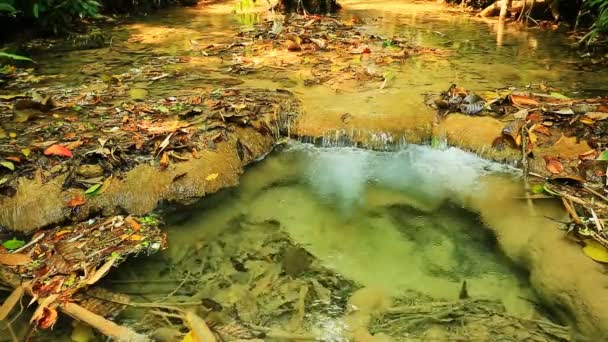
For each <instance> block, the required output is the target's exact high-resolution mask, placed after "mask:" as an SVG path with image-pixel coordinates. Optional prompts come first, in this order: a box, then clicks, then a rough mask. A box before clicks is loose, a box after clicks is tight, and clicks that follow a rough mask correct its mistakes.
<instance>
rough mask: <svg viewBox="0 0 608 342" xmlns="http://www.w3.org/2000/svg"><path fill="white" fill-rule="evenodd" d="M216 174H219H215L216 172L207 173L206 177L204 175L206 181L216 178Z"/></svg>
mask: <svg viewBox="0 0 608 342" xmlns="http://www.w3.org/2000/svg"><path fill="white" fill-rule="evenodd" d="M217 176H219V174H217V173H212V174H209V175H208V176H207V177H205V180H206V181H212V180H214V179H216V178H217Z"/></svg>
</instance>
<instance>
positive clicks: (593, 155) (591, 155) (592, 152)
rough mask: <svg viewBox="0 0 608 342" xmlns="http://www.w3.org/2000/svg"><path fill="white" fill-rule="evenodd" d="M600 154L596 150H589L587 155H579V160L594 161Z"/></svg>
mask: <svg viewBox="0 0 608 342" xmlns="http://www.w3.org/2000/svg"><path fill="white" fill-rule="evenodd" d="M597 156H598V153H597V151H596V150H589V151H587V152H585V153H581V154H579V155H578V158H579V159H580V160H594V159H595V158H597Z"/></svg>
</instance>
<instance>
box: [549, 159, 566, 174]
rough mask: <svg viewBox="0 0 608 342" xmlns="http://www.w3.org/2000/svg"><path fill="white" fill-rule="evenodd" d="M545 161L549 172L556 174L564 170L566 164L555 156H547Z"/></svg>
mask: <svg viewBox="0 0 608 342" xmlns="http://www.w3.org/2000/svg"><path fill="white" fill-rule="evenodd" d="M545 163H546V166H547V170H549V172H551V173H552V174H554V175H556V174H558V173H560V172H562V171H564V166H563V165H562V163H561V162H560V161H559V159H557V158H555V157H545Z"/></svg>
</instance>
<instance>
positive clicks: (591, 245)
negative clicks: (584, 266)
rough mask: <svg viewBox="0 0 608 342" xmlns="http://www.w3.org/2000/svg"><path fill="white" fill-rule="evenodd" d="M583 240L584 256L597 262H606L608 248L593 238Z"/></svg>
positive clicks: (607, 259)
mask: <svg viewBox="0 0 608 342" xmlns="http://www.w3.org/2000/svg"><path fill="white" fill-rule="evenodd" d="M583 242H584V243H585V247H583V253H585V255H586V256H588V257H590V258H591V259H593V260H595V261H597V262H605V263H608V250H607V249H606V248H605V247H604V246H602V245H601V244H600V243H599V242H597V241H595V240H593V239H586V240H584V241H583Z"/></svg>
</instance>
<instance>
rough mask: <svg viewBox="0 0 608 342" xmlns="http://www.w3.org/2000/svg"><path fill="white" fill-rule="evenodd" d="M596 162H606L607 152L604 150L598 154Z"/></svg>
mask: <svg viewBox="0 0 608 342" xmlns="http://www.w3.org/2000/svg"><path fill="white" fill-rule="evenodd" d="M597 160H608V150H605V151H604V152H602V153H600V155H599V156H598V157H597Z"/></svg>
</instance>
